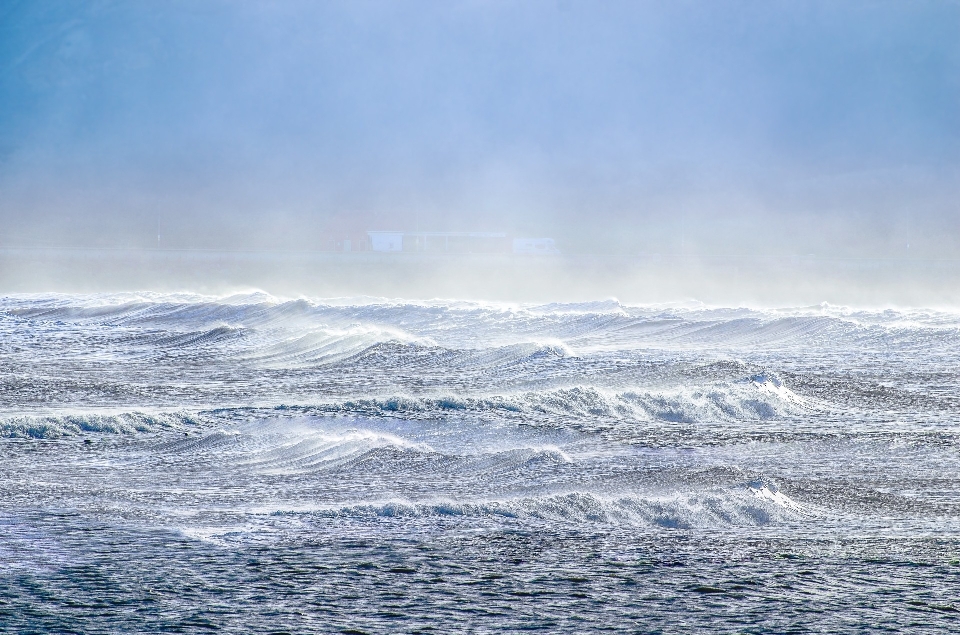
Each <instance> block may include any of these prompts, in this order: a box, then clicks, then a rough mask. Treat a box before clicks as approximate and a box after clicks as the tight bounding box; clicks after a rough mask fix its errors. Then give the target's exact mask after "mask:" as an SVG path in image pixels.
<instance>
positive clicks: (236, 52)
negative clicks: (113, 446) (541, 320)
mask: <svg viewBox="0 0 960 635" xmlns="http://www.w3.org/2000/svg"><path fill="white" fill-rule="evenodd" d="M158 225H159V227H160V233H161V234H162V235H163V237H164V246H166V247H177V248H196V247H202V248H220V249H231V248H243V249H247V248H264V249H277V248H289V249H311V248H315V247H316V246H317V245H319V244H321V242H322V240H323V239H324V236H328V235H330V234H335V233H337V232H341V233H342V232H351V231H363V230H367V229H400V230H402V229H415V228H416V229H420V230H437V231H454V230H456V231H505V232H508V233H510V234H511V235H515V236H550V237H554V238H555V239H556V240H557V243H558V245H559V246H560V247H561V249H562V250H563V251H564V252H565V253H626V254H634V253H635V254H650V253H664V254H670V253H689V254H694V255H696V254H704V255H708V254H759V255H770V254H775V255H778V254H780V255H793V254H810V253H814V254H820V255H827V254H838V255H844V256H853V257H859V256H862V257H884V258H900V257H937V258H960V2H957V1H955V0H940V1H936V2H934V1H924V0H911V1H901V2H890V1H882V0H876V1H869V2H867V1H857V0H849V1H845V2H836V1H830V2H817V1H808V2H805V1H803V0H794V1H790V2H786V1H781V2H778V1H769V0H766V1H760V0H742V1H737V0H717V1H706V0H701V1H698V2H694V1H684V0H675V1H670V2H667V1H663V2H645V1H642V0H632V1H622V2H621V1H617V0H610V1H598V0H589V1H580V0H524V1H515V2H507V1H496V0H485V1H480V0H462V1H456V0H449V1H446V2H443V1H434V2H425V1H407V2H397V1H391V2H378V1H365V0H350V1H343V2H341V1H335V0H332V1H328V2H314V1H309V2H308V1H302V2H301V1H298V0H289V1H284V2H279V1H275V2H266V1H261V2H254V1H247V2H244V1H240V0H238V1H231V2H228V1H225V0H224V1H220V0H189V1H178V0H168V1H162V2H161V1H150V0H144V1H141V2H116V1H112V0H99V1H98V0H92V1H83V2H81V1H77V2H73V1H58V0H51V1H49V2H42V3H38V2H31V1H17V0H6V1H5V2H3V3H0V246H42V245H61V246H63V245H69V246H122V247H155V246H156V240H157V239H156V237H157V228H158Z"/></svg>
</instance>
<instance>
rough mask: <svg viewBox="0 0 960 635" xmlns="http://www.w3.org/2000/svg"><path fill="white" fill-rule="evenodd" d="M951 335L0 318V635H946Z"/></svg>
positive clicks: (171, 308)
mask: <svg viewBox="0 0 960 635" xmlns="http://www.w3.org/2000/svg"><path fill="white" fill-rule="evenodd" d="M958 361H960V313H952V312H949V311H936V310H887V311H867V310H856V309H851V308H846V307H837V306H829V305H820V306H810V307H793V308H783V309H763V310H761V309H748V308H724V307H713V306H704V305H699V304H696V303H689V304H677V305H654V306H626V305H623V304H621V303H619V302H617V301H616V300H608V301H603V302H596V303H585V304H549V305H508V304H495V303H477V302H454V301H430V302H406V301H401V300H387V299H382V298H340V299H298V300H284V299H278V298H274V297H271V296H269V295H267V294H264V293H251V294H246V295H240V296H232V297H206V296H199V295H192V294H166V295H164V294H150V293H143V294H112V295H104V294H98V295H49V294H48V295H16V296H7V297H3V298H0V631H3V632H15V633H149V632H187V633H192V632H211V631H221V632H229V633H250V632H257V633H335V632H351V633H361V632H362V633H420V632H437V633H448V632H477V633H483V632H498V633H499V632H519V631H542V632H550V633H559V632H568V633H588V632H602V631H608V632H663V633H684V632H689V633H703V632H711V633H787V632H798V633H800V632H829V633H863V632H881V631H889V632H916V633H923V632H930V633H945V632H956V631H957V630H960V619H958V618H960V444H958V441H960V373H958Z"/></svg>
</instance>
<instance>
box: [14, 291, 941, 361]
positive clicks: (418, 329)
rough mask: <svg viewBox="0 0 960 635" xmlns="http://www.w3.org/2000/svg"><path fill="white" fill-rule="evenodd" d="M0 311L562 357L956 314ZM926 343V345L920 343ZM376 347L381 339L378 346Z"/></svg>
mask: <svg viewBox="0 0 960 635" xmlns="http://www.w3.org/2000/svg"><path fill="white" fill-rule="evenodd" d="M0 315H5V316H7V317H10V318H17V319H20V320H25V321H27V322H29V323H31V324H33V325H34V326H42V325H44V324H47V325H63V324H68V323H69V324H76V325H89V326H102V327H113V328H127V329H146V330H149V329H155V330H159V331H168V332H169V333H167V335H168V336H170V337H176V336H178V335H180V334H183V335H185V336H186V335H189V334H190V333H208V332H210V331H211V330H214V329H217V328H223V327H226V328H235V329H244V330H247V331H256V332H258V333H259V339H255V340H251V343H252V344H253V345H260V344H261V343H265V344H269V345H274V346H281V345H283V344H284V342H287V341H290V340H294V341H295V340H296V339H297V337H301V336H308V335H309V334H310V333H313V332H316V331H322V330H325V329H326V330H331V331H336V330H364V329H366V330H367V331H369V332H374V331H379V332H382V333H384V334H391V335H390V336H391V337H393V338H395V339H397V341H430V342H433V343H435V344H437V345H438V346H442V347H446V348H450V349H477V350H483V349H488V348H498V347H503V346H509V345H519V344H524V343H530V342H533V343H537V342H541V343H552V344H553V345H555V346H557V347H559V348H561V349H563V350H565V351H572V350H578V351H580V350H582V351H592V350H604V349H617V350H629V349H643V348H645V347H661V348H667V349H673V348H680V349H696V348H702V347H704V346H709V347H736V348H747V349H750V348H763V347H770V346H781V347H783V346H804V347H808V348H809V347H836V346H837V345H839V344H842V345H848V346H855V347H864V346H878V345H883V344H884V343H887V344H891V343H893V344H898V345H902V344H904V343H909V342H910V341H911V338H913V339H915V340H917V345H929V344H930V343H931V341H932V340H933V341H937V342H941V343H948V344H951V345H953V346H957V345H960V316H958V314H955V313H950V312H943V311H940V312H938V311H932V310H926V311H919V310H912V311H907V310H902V311H893V310H884V311H873V312H870V311H862V310H857V311H855V310H849V309H838V308H835V307H824V306H821V307H801V308H798V309H748V308H734V309H726V308H710V307H703V306H676V305H645V306H629V305H624V304H622V303H620V302H619V301H617V300H615V299H611V300H606V301H601V302H582V303H568V304H542V305H509V304H496V303H481V302H465V301H440V300H436V301H429V302H408V301H398V300H387V299H383V298H362V299H353V300H351V299H333V300H310V299H305V298H300V299H295V300H283V299H278V298H275V297H273V296H270V295H268V294H263V293H250V294H243V295H239V296H229V297H225V298H216V297H209V296H198V295H191V294H166V295H165V294H94V295H77V296H73V295H49V294H48V295H42V296H6V297H4V298H0ZM931 338H932V339H931ZM378 341H384V340H382V339H381V340H378Z"/></svg>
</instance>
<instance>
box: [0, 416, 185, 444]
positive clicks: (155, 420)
mask: <svg viewBox="0 0 960 635" xmlns="http://www.w3.org/2000/svg"><path fill="white" fill-rule="evenodd" d="M200 423H201V420H200V418H199V417H198V416H196V415H193V414H189V413H155V414H148V413H143V412H121V413H115V414H96V413H91V414H63V415H23V416H13V417H4V418H0V436H3V437H14V438H16V437H21V438H34V439H56V438H60V437H69V436H76V435H80V434H83V433H91V432H96V433H108V434H132V433H135V432H160V431H165V430H181V429H192V428H195V427H196V426H198V425H200Z"/></svg>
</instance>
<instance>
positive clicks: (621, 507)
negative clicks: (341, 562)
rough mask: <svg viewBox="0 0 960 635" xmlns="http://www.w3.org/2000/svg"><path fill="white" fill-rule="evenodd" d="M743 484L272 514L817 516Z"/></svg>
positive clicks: (634, 518) (676, 519)
mask: <svg viewBox="0 0 960 635" xmlns="http://www.w3.org/2000/svg"><path fill="white" fill-rule="evenodd" d="M757 491H762V492H769V491H770V490H768V489H766V486H764V488H763V489H761V490H755V489H754V488H752V487H750V486H748V485H743V486H740V487H737V488H732V489H714V490H707V491H701V492H677V493H670V494H664V495H659V496H656V495H654V496H650V495H646V496H645V495H639V494H612V495H611V494H606V495H604V494H598V493H595V492H585V491H572V492H565V493H558V494H552V495H548V496H537V497H520V498H508V499H494V500H485V501H477V502H461V501H456V500H437V501H429V502H412V501H403V500H389V501H383V502H378V503H358V504H352V505H339V506H329V507H321V508H318V509H311V510H302V509H301V510H297V509H293V510H279V511H274V512H273V515H275V516H286V515H298V516H303V517H307V518H310V517H313V518H316V519H318V520H329V519H358V520H365V519H371V518H401V519H417V518H438V517H464V518H491V517H492V518H498V519H502V518H512V519H517V520H520V521H545V522H547V523H549V525H551V526H556V525H558V524H567V525H579V526H583V525H611V524H612V525H623V526H631V527H647V528H658V529H667V530H689V529H703V528H722V527H762V526H766V525H771V524H777V523H796V522H806V521H809V520H810V519H812V518H816V517H817V516H818V514H817V512H816V511H815V509H814V508H812V507H809V506H805V505H802V504H800V503H798V502H796V501H794V500H793V499H790V498H789V497H787V496H785V495H783V494H782V493H780V492H777V495H770V496H766V495H758V494H757V493H756V492H757Z"/></svg>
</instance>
